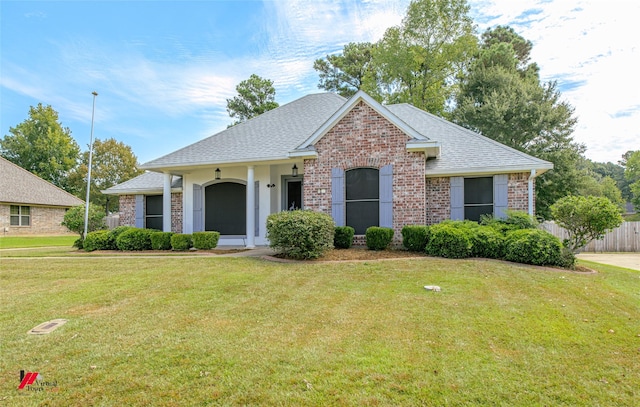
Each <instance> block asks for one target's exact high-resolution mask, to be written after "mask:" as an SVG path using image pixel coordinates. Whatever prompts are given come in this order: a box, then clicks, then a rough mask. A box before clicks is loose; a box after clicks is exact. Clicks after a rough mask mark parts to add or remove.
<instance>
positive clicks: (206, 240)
mask: <svg viewBox="0 0 640 407" xmlns="http://www.w3.org/2000/svg"><path fill="white" fill-rule="evenodd" d="M192 239H193V247H195V248H196V249H199V250H210V249H213V248H214V247H216V246H217V245H218V240H219V239H220V233H218V232H193V235H192Z"/></svg>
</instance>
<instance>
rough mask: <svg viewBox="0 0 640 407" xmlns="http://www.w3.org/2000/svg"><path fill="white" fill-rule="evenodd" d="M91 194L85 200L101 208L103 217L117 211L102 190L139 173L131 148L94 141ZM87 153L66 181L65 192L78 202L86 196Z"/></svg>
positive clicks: (115, 201) (115, 206)
mask: <svg viewBox="0 0 640 407" xmlns="http://www.w3.org/2000/svg"><path fill="white" fill-rule="evenodd" d="M91 167H92V168H91V192H90V193H89V200H90V201H91V202H92V203H94V204H97V205H99V206H102V207H103V208H104V209H105V211H106V212H107V213H109V212H116V211H118V199H113V197H110V196H109V195H104V194H103V193H102V192H100V191H102V190H105V189H107V188H110V187H112V186H114V185H116V184H119V183H121V182H124V181H127V180H129V179H131V178H134V177H136V176H138V175H140V174H142V172H143V171H141V170H139V169H138V168H137V167H138V159H137V158H136V156H135V154H133V151H132V150H131V147H130V146H128V145H126V144H124V143H122V142H119V141H116V140H115V139H113V138H110V139H107V140H105V141H102V140H100V139H96V140H94V143H93V157H92V160H91ZM88 168H89V151H85V152H84V153H83V154H82V161H81V164H80V165H79V166H78V167H76V168H75V169H74V170H73V171H72V172H71V174H69V179H68V181H67V190H68V191H69V192H71V193H73V194H74V195H76V196H77V197H79V198H81V199H85V198H86V196H87V169H88Z"/></svg>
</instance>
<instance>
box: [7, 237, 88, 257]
mask: <svg viewBox="0 0 640 407" xmlns="http://www.w3.org/2000/svg"><path fill="white" fill-rule="evenodd" d="M77 239H78V236H77V235H64V236H1V237H0V249H19V248H28V247H49V246H66V247H71V246H73V242H75V241H76V240H77ZM0 255H1V253H0Z"/></svg>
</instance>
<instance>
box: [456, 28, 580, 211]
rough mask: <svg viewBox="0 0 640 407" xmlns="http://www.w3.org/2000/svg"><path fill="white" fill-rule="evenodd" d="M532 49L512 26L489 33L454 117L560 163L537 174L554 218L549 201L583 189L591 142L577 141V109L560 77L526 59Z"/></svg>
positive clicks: (541, 206)
mask: <svg viewBox="0 0 640 407" xmlns="http://www.w3.org/2000/svg"><path fill="white" fill-rule="evenodd" d="M496 31H497V33H496ZM500 39H502V40H504V41H507V42H498V40H500ZM513 44H516V46H518V47H519V51H518V52H517V51H516V50H515V49H514V45H513ZM522 44H524V45H522ZM529 49H530V47H529V46H528V42H527V41H526V40H524V39H522V38H521V37H519V36H518V35H517V34H515V32H514V31H513V30H510V29H508V28H505V27H498V28H496V29H495V31H492V30H489V31H488V32H487V33H485V34H484V35H483V43H482V44H481V47H480V51H479V53H478V55H477V56H476V58H475V60H474V61H473V63H472V64H471V66H470V68H469V70H468V72H467V73H466V75H465V76H464V78H462V81H461V86H460V93H459V94H458V96H457V104H456V108H455V110H454V111H453V119H454V121H456V122H457V123H458V124H461V125H462V126H464V127H467V128H470V129H472V130H474V131H477V132H479V133H481V134H483V135H485V136H487V137H489V138H492V139H494V140H496V141H499V142H501V143H503V144H506V145H508V146H510V147H513V148H515V149H518V150H520V151H523V152H526V153H528V154H531V155H533V156H535V157H538V158H541V159H544V160H547V161H550V162H552V163H553V164H554V169H553V170H552V171H548V172H546V173H545V174H543V175H542V176H540V177H538V178H537V180H536V192H537V194H536V195H537V196H536V208H537V212H538V215H540V216H542V217H544V218H548V217H549V216H550V213H549V206H550V205H551V204H552V203H553V202H555V201H556V200H558V199H559V198H561V197H563V196H566V195H567V194H575V193H577V192H578V188H579V187H580V185H582V183H583V182H584V177H585V176H586V172H585V171H584V170H582V169H580V168H579V165H578V164H579V163H580V162H581V161H582V159H583V157H582V154H583V153H584V151H585V147H584V146H583V145H581V144H578V143H575V142H574V141H573V137H572V136H571V134H572V132H573V127H574V125H575V123H576V119H575V118H574V116H573V112H574V109H573V107H572V106H570V105H569V104H568V103H567V102H564V101H562V100H561V95H560V92H559V91H558V89H557V85H556V83H555V82H549V83H540V79H539V75H538V68H537V66H536V65H535V64H528V65H527V64H525V63H524V61H528V60H529V56H528V51H529Z"/></svg>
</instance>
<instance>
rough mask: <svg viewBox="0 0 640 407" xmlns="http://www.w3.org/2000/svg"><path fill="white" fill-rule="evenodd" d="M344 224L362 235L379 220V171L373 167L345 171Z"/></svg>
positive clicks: (376, 224) (377, 223)
mask: <svg viewBox="0 0 640 407" xmlns="http://www.w3.org/2000/svg"><path fill="white" fill-rule="evenodd" d="M345 198H346V199H345V204H346V222H345V223H346V225H347V226H351V227H352V228H354V229H355V231H356V235H364V233H365V231H366V230H367V228H368V227H370V226H379V222H380V173H379V171H378V170H377V169H374V168H354V169H352V170H348V171H346V172H345Z"/></svg>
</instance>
